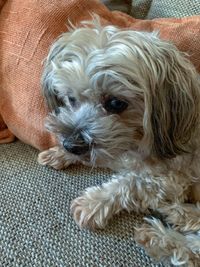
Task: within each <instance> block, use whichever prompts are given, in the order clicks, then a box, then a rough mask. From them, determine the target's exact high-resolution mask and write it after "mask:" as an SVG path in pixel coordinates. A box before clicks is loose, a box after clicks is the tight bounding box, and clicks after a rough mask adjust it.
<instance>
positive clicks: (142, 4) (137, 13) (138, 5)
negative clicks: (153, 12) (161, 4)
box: [130, 0, 152, 19]
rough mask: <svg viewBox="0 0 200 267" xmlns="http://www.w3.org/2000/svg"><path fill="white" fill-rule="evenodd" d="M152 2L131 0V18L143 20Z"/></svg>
mask: <svg viewBox="0 0 200 267" xmlns="http://www.w3.org/2000/svg"><path fill="white" fill-rule="evenodd" d="M151 3H152V0H133V1H132V8H131V14H130V15H131V16H133V17H134V18H137V19H145V18H146V17H147V15H148V12H149V9H150V6H151Z"/></svg>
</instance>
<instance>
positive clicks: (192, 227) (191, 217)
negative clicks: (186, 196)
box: [158, 203, 200, 231]
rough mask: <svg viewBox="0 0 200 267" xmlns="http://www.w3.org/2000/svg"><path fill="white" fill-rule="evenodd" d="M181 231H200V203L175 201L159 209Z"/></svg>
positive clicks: (167, 220)
mask: <svg viewBox="0 0 200 267" xmlns="http://www.w3.org/2000/svg"><path fill="white" fill-rule="evenodd" d="M158 210H159V212H160V213H162V214H163V215H164V216H165V217H166V222H168V223H169V224H173V225H174V226H175V228H176V229H177V230H179V231H200V203H197V204H196V205H195V204H192V203H175V204H171V205H165V206H163V207H161V208H159V209H158Z"/></svg>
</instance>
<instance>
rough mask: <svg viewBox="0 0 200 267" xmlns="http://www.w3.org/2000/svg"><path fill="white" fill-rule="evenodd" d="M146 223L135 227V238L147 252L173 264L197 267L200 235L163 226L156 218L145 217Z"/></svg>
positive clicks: (199, 255)
mask: <svg viewBox="0 0 200 267" xmlns="http://www.w3.org/2000/svg"><path fill="white" fill-rule="evenodd" d="M147 222H148V223H145V224H143V225H142V226H140V227H138V228H136V229H135V240H136V242H137V243H139V244H140V245H142V246H143V247H144V248H145V250H146V251H147V253H148V254H149V255H150V256H151V257H153V258H155V259H157V260H166V261H170V263H171V264H172V265H173V266H183V267H186V266H187V267H198V266H199V265H198V264H199V260H200V254H199V249H200V236H198V234H193V233H186V234H182V233H179V232H177V231H176V230H175V229H172V228H170V226H169V227H165V226H164V225H163V224H162V222H161V221H160V220H158V219H155V218H152V219H147Z"/></svg>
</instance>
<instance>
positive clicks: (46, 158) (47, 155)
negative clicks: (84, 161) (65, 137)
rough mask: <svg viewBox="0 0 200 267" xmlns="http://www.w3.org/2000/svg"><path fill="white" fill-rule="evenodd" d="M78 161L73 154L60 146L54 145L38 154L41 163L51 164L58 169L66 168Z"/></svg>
mask: <svg viewBox="0 0 200 267" xmlns="http://www.w3.org/2000/svg"><path fill="white" fill-rule="evenodd" d="M76 161H77V159H75V157H73V155H72V154H70V153H66V151H64V150H63V149H61V148H60V147H59V146H55V147H52V148H50V149H48V150H45V151H43V152H41V153H39V155H38V163H39V164H41V165H48V166H51V167H53V168H54V169H56V170H60V169H65V168H67V167H68V166H69V165H70V164H74V163H76Z"/></svg>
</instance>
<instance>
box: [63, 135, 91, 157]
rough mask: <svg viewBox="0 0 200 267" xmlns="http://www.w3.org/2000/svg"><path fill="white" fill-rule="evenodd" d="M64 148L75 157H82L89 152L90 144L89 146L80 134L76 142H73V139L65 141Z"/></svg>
mask: <svg viewBox="0 0 200 267" xmlns="http://www.w3.org/2000/svg"><path fill="white" fill-rule="evenodd" d="M63 147H64V148H65V149H66V150H67V151H68V152H70V153H72V154H75V155H82V154H85V153H86V152H88V150H89V144H87V143H86V142H85V141H84V139H83V137H82V135H81V134H79V135H78V138H76V140H74V141H72V140H71V139H64V141H63Z"/></svg>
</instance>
